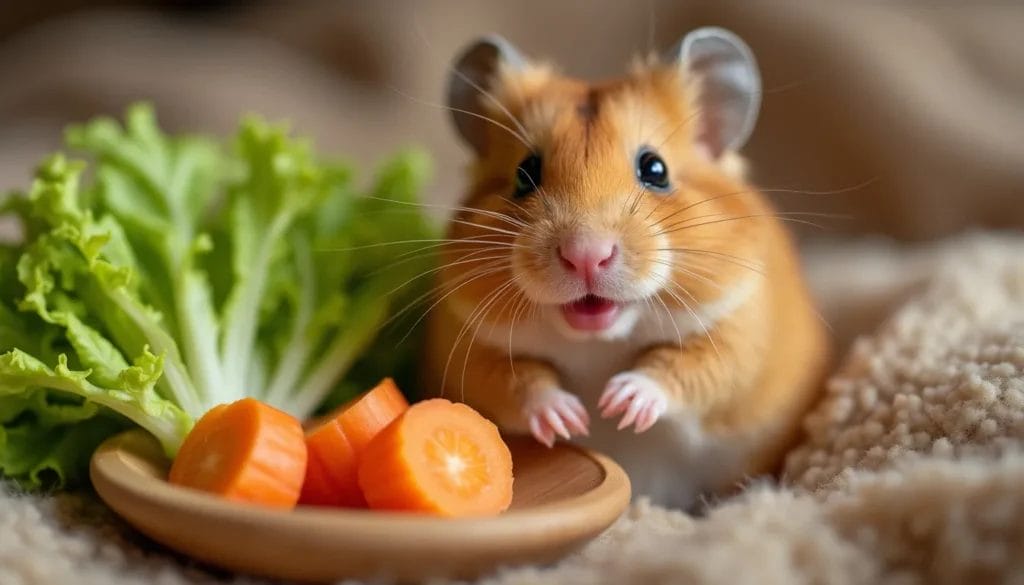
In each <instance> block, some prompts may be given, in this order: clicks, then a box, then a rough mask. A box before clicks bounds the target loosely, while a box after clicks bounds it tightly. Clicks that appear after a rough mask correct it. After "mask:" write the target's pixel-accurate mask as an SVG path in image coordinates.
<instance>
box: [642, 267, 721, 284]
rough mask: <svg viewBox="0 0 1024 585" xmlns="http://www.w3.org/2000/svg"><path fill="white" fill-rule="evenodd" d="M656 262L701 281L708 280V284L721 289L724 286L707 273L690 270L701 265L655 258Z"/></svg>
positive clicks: (707, 271)
mask: <svg viewBox="0 0 1024 585" xmlns="http://www.w3.org/2000/svg"><path fill="white" fill-rule="evenodd" d="M654 263H655V264H661V265H662V266H667V267H669V268H671V269H672V270H678V271H680V272H682V273H683V274H685V275H687V276H692V277H693V278H697V279H700V280H701V281H703V282H706V283H707V284H708V285H710V286H713V287H715V288H717V289H719V290H722V288H723V287H722V285H720V284H719V283H717V282H715V281H714V280H712V279H711V278H709V277H708V276H706V275H705V274H699V273H697V272H693V271H692V270H690V269H691V268H693V269H697V268H700V267H697V266H692V265H688V264H682V263H676V262H669V261H666V260H654ZM705 272H706V274H714V273H713V272H711V271H710V270H706V271H705Z"/></svg>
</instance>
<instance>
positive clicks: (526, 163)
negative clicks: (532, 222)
mask: <svg viewBox="0 0 1024 585" xmlns="http://www.w3.org/2000/svg"><path fill="white" fill-rule="evenodd" d="M541 166H542V165H541V160H540V157H539V156H538V155H536V154H531V155H529V156H527V157H526V158H524V159H523V160H522V162H520V163H519V166H518V167H516V178H515V196H516V197H526V196H527V195H529V194H530V193H533V191H534V190H535V189H537V187H540V178H541V177H540V168H541Z"/></svg>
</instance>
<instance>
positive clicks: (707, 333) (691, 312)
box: [659, 279, 722, 362]
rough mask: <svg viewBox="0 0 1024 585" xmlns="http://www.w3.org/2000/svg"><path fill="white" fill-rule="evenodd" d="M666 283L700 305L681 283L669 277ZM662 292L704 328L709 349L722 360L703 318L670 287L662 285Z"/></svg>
mask: <svg viewBox="0 0 1024 585" xmlns="http://www.w3.org/2000/svg"><path fill="white" fill-rule="evenodd" d="M668 283H669V284H671V285H672V286H674V287H675V288H677V289H679V291H681V292H682V293H683V294H685V295H686V296H687V297H689V298H690V300H691V301H693V303H694V304H695V305H697V306H700V302H699V301H698V300H697V298H696V297H694V296H693V294H691V293H690V291H689V290H687V289H686V287H685V286H683V285H681V284H679V283H678V282H676V281H675V280H671V279H670V280H669V281H668ZM662 292H665V293H668V295H669V296H671V297H672V298H673V299H675V301H676V302H677V303H680V304H682V305H683V308H685V309H686V311H687V312H688V313H689V314H690V316H691V317H693V318H694V319H695V320H696V321H697V324H698V325H700V328H701V329H702V330H704V335H705V336H707V338H708V342H709V343H710V344H711V349H714V350H715V355H716V356H717V357H718V360H719V361H720V362H721V361H722V354H721V352H719V351H718V345H717V344H716V343H715V339H714V337H712V336H711V330H709V329H708V328H707V325H705V324H704V320H703V319H701V318H700V315H698V314H697V312H696V311H695V310H694V309H693V308H692V307H690V305H689V303H687V302H686V301H685V300H683V299H682V298H680V297H679V295H677V294H676V293H675V292H673V291H672V289H671V288H668V287H663V288H662ZM659 298H660V297H659ZM662 302H663V303H664V302H665V301H664V300H662Z"/></svg>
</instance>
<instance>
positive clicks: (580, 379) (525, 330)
mask: <svg viewBox="0 0 1024 585" xmlns="http://www.w3.org/2000/svg"><path fill="white" fill-rule="evenodd" d="M756 286H757V282H756V281H754V280H753V279H752V280H748V281H745V282H743V283H742V284H740V285H738V286H736V287H734V288H733V289H731V290H729V291H726V293H725V294H723V296H722V297H721V298H720V299H719V300H717V301H715V302H713V303H709V304H706V305H704V306H701V307H697V308H695V310H694V311H693V312H690V311H678V312H675V313H671V320H669V319H668V317H669V315H670V313H668V312H666V311H665V310H664V309H663V308H662V307H661V306H660V305H655V306H653V307H644V308H643V309H639V308H638V309H637V310H639V311H640V312H639V314H638V315H637V316H636V325H635V326H634V327H633V328H632V330H631V332H630V333H629V334H627V335H624V336H622V337H619V338H616V339H611V340H604V339H573V338H571V337H568V336H566V335H565V333H564V331H562V330H561V329H560V328H559V327H558V326H556V325H555V323H556V322H557V321H556V320H557V318H558V315H553V314H544V313H543V311H542V312H540V313H539V314H537V315H536V316H535V317H534V318H533V319H531V320H529V321H523V322H517V323H516V324H515V326H514V327H513V328H512V329H511V330H509V328H507V327H505V328H503V327H494V328H493V329H492V328H491V327H482V328H481V331H480V334H479V336H478V337H477V340H476V342H477V343H485V344H488V345H490V346H492V347H494V348H496V349H499V350H501V351H503V352H508V351H510V350H511V352H512V355H513V356H516V357H532V358H536V359H540V360H543V361H546V362H548V363H550V364H551V365H552V366H554V367H555V369H556V370H557V371H558V372H559V375H560V376H561V380H562V384H563V385H564V389H565V390H567V391H569V392H572V393H574V394H576V395H577V396H579V398H580V400H581V401H582V402H583V404H584V406H585V407H586V408H587V410H588V411H589V412H590V414H591V427H590V436H589V437H583V438H578V439H575V440H574V442H577V443H579V444H581V445H585V446H588V447H592V448H594V449H596V450H599V451H601V452H603V453H605V454H607V455H609V456H611V457H612V458H613V459H615V460H616V461H617V462H618V463H619V464H620V465H622V467H623V468H624V469H625V470H626V472H627V473H628V474H629V476H630V481H631V483H632V484H633V492H634V495H636V496H647V497H650V498H651V500H652V501H654V502H655V503H659V504H662V505H668V506H676V507H688V506H690V505H692V504H693V503H694V501H695V499H696V498H697V497H698V496H699V495H700V494H701V493H703V492H705V491H707V490H710V489H714V488H716V487H718V486H719V485H720V484H721V483H722V482H723V481H728V479H729V478H731V477H734V476H735V475H736V473H737V470H738V469H740V468H741V467H742V465H743V461H744V457H745V454H746V452H747V446H748V443H747V442H746V441H743V442H738V441H736V440H733V439H729V440H725V439H721V438H718V437H715V436H712V435H710V434H708V433H705V432H704V430H703V429H702V428H701V424H700V421H699V420H697V419H696V417H694V416H691V415H688V414H686V413H685V412H684V413H682V414H679V415H673V416H665V417H663V418H662V419H661V420H660V421H659V422H658V423H657V424H655V425H654V427H652V428H651V429H649V430H648V431H647V432H645V433H641V434H635V433H634V432H633V431H632V430H631V429H626V430H623V431H618V430H616V428H615V425H616V424H617V423H618V419H617V418H616V419H612V420H604V419H601V417H600V415H599V413H598V412H597V400H598V398H599V397H600V395H601V393H602V391H603V390H604V387H605V384H606V383H607V382H608V380H609V378H611V377H612V376H614V375H615V374H618V373H620V372H623V371H627V370H630V369H632V367H633V364H634V362H635V360H636V358H637V356H638V355H639V354H640V353H641V352H642V351H644V349H646V348H648V347H650V346H652V345H655V344H664V343H670V344H677V343H679V340H680V338H682V339H684V340H685V339H686V338H687V337H689V336H691V335H706V330H710V329H711V328H712V327H713V326H714V324H715V322H716V321H717V320H719V319H722V318H723V317H725V316H726V315H728V314H729V313H731V312H733V311H734V310H736V308H738V307H739V306H741V305H742V304H743V303H744V302H746V301H747V300H748V299H749V298H750V296H751V295H752V294H753V293H754V292H755V290H756ZM456 310H458V309H456ZM551 310H557V309H551ZM459 312H461V311H459ZM484 330H487V331H484Z"/></svg>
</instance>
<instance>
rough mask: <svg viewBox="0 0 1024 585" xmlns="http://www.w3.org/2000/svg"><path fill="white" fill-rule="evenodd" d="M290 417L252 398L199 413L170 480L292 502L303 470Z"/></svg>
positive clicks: (248, 498)
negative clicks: (200, 415) (200, 414)
mask: <svg viewBox="0 0 1024 585" xmlns="http://www.w3.org/2000/svg"><path fill="white" fill-rule="evenodd" d="M306 459H307V455H306V444H305V441H304V440H303V433H302V424H301V423H300V422H299V420H298V419H296V418H295V417H293V416H291V415H289V414H287V413H285V412H282V411H280V410H278V409H276V408H274V407H272V406H270V405H268V404H265V403H263V402H260V401H258V400H256V399H253V398H243V399H241V400H238V401H236V402H232V403H229V404H221V405H220V406H216V407H214V408H212V409H211V410H210V411H208V412H207V413H206V414H204V415H203V416H202V417H201V418H200V419H199V421H198V422H196V424H195V426H194V427H193V428H192V431H190V432H189V434H188V436H187V437H185V441H184V442H183V443H182V445H181V449H179V450H178V454H177V456H176V457H175V458H174V463H173V464H172V465H171V473H170V478H169V480H170V482H171V483H172V484H177V485H180V486H185V487H189V488H194V489H198V490H203V491H206V492H210V493H213V494H216V495H219V496H221V497H223V498H226V499H229V500H235V501H239V502H247V503H252V504H260V505H264V506H270V507H275V508H293V507H295V504H296V502H297V501H298V499H299V492H300V490H301V489H302V480H303V477H305V474H306Z"/></svg>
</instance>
